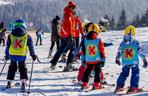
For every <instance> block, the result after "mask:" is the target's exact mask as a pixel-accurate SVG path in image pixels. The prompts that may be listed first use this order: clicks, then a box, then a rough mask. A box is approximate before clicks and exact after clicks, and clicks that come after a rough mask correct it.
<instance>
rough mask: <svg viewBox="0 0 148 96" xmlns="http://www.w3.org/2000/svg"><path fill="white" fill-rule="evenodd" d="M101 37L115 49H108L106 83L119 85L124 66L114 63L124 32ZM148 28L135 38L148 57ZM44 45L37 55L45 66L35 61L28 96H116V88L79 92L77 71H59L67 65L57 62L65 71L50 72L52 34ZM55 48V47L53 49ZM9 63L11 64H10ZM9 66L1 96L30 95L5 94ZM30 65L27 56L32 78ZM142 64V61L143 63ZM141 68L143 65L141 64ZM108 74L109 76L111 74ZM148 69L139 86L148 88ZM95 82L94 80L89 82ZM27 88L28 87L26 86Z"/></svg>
mask: <svg viewBox="0 0 148 96" xmlns="http://www.w3.org/2000/svg"><path fill="white" fill-rule="evenodd" d="M30 34H31V35H32V37H33V40H34V42H35V39H36V38H35V34H34V33H30ZM100 36H101V38H102V39H103V41H104V42H110V41H112V42H113V44H114V46H112V47H107V48H105V49H106V57H107V60H106V65H105V67H104V68H103V70H104V73H107V74H106V75H105V77H106V80H107V82H108V83H116V80H117V77H118V76H119V73H120V71H121V68H122V67H121V66H118V65H116V64H115V63H114V60H115V56H116V53H117V49H118V46H119V43H120V42H121V40H122V37H123V35H122V31H109V32H106V33H101V34H100ZM147 37H148V28H139V29H137V36H136V38H137V39H138V40H139V41H140V42H141V43H142V44H143V46H144V53H145V54H146V56H148V39H147ZM43 44H44V45H42V46H35V51H36V54H37V55H38V57H39V59H40V61H41V62H43V63H38V62H37V61H35V64H34V70H33V77H32V83H31V94H30V95H29V96H88V95H89V96H116V95H115V94H114V93H113V91H114V89H115V87H110V86H105V88H104V89H101V90H96V91H92V92H79V89H80V86H78V85H75V84H73V83H72V80H74V79H76V76H77V72H76V71H75V72H65V73H64V72H61V73H59V72H57V71H62V70H63V68H64V66H65V64H64V63H58V64H57V66H62V68H59V67H57V69H56V70H55V71H50V70H49V67H50V63H49V60H48V59H47V58H46V57H47V55H48V51H49V47H50V34H46V36H44V40H43ZM54 49H56V48H54ZM0 50H1V51H0V57H1V58H2V57H3V56H4V47H1V46H0ZM147 59H148V58H147ZM9 62H10V61H9ZM9 62H8V63H7V65H6V67H5V69H4V72H3V74H2V75H1V76H0V96H27V94H22V93H20V88H19V87H14V88H13V89H10V90H6V91H2V89H3V88H4V87H5V85H6V83H7V80H6V76H7V70H8V65H9ZM31 62H32V59H31V57H30V56H29V54H28V57H27V60H26V63H27V68H28V76H29V77H30V69H31ZM141 62H142V61H141ZM3 64H4V63H3V61H2V60H0V70H1V68H2V66H3ZM140 65H141V66H142V65H143V63H140ZM75 66H76V67H79V66H80V64H75ZM108 73H109V74H108ZM147 74H148V69H144V68H142V67H141V79H140V86H148V76H147ZM129 80H130V78H128V79H127V81H126V85H125V86H129V82H130V81H129ZM14 82H19V72H17V74H16V76H15V81H14ZM90 82H91V83H93V81H92V80H90ZM27 88H28V87H27ZM147 95H148V93H143V94H142V95H138V96H147Z"/></svg>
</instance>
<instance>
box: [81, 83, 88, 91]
mask: <svg viewBox="0 0 148 96" xmlns="http://www.w3.org/2000/svg"><path fill="white" fill-rule="evenodd" d="M88 88H89V84H88V83H87V82H83V83H82V86H81V89H82V90H83V89H88Z"/></svg>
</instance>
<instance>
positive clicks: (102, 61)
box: [100, 58, 105, 67]
mask: <svg viewBox="0 0 148 96" xmlns="http://www.w3.org/2000/svg"><path fill="white" fill-rule="evenodd" d="M100 64H101V67H104V66H105V58H101V62H100Z"/></svg>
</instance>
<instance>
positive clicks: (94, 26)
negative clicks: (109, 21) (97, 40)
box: [88, 23, 100, 34]
mask: <svg viewBox="0 0 148 96" xmlns="http://www.w3.org/2000/svg"><path fill="white" fill-rule="evenodd" d="M91 31H94V32H96V33H97V34H98V33H99V32H100V28H99V26H98V25H97V24H96V23H93V24H91V25H89V27H88V32H91Z"/></svg>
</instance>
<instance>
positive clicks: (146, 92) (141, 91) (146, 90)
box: [118, 88, 148, 95]
mask: <svg viewBox="0 0 148 96" xmlns="http://www.w3.org/2000/svg"><path fill="white" fill-rule="evenodd" d="M140 94H148V89H145V88H142V90H140V91H138V92H130V93H127V92H126V93H119V94H118V95H140Z"/></svg>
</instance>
